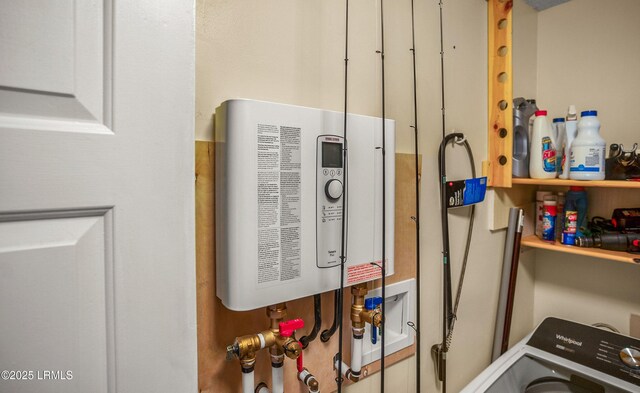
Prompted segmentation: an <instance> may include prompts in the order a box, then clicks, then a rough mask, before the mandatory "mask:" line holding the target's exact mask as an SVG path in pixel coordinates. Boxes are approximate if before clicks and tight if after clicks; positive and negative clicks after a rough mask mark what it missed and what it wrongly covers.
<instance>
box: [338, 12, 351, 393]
mask: <svg viewBox="0 0 640 393" xmlns="http://www.w3.org/2000/svg"><path fill="white" fill-rule="evenodd" d="M348 65H349V0H345V33H344V125H343V127H344V133H343V141H344V144H343V147H342V162H343V163H344V170H343V174H344V177H343V191H342V195H343V203H342V228H341V229H342V233H341V235H340V291H339V292H338V293H337V295H338V300H337V302H336V307H338V313H337V319H338V324H339V325H338V326H339V327H338V329H339V331H338V353H337V354H336V359H337V361H338V375H337V376H336V383H337V385H338V393H342V381H343V378H342V340H343V337H344V331H343V326H342V308H343V304H344V302H343V299H344V265H345V263H346V260H347V255H346V237H347V236H346V235H347V205H348V201H349V199H348V195H347V189H348V187H347V185H348V182H347V175H348V166H347V101H348V99H347V98H348V94H347V93H348V81H349V74H348V72H349V66H348Z"/></svg>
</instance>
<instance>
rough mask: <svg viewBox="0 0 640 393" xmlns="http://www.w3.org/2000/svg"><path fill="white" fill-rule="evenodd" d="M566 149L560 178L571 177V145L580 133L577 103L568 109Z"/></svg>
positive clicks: (565, 125)
mask: <svg viewBox="0 0 640 393" xmlns="http://www.w3.org/2000/svg"><path fill="white" fill-rule="evenodd" d="M564 130H565V131H564V149H563V150H562V159H561V160H562V161H561V163H560V165H561V169H560V176H559V177H560V178H561V179H568V178H569V159H570V157H571V145H572V144H573V140H574V139H575V138H576V134H577V133H578V113H577V112H576V106H575V105H569V110H568V111H567V121H566V122H565V123H564Z"/></svg>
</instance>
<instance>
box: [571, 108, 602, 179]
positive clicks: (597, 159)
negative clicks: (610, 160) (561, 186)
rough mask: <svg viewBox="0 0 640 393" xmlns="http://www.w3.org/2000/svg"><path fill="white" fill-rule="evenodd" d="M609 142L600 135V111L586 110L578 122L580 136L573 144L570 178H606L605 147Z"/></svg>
mask: <svg viewBox="0 0 640 393" xmlns="http://www.w3.org/2000/svg"><path fill="white" fill-rule="evenodd" d="M606 147H607V143H606V142H605V140H604V139H603V138H602V137H601V136H600V121H598V112H597V111H594V110H590V111H584V112H582V113H581V114H580V121H579V122H578V136H577V137H576V139H574V140H573V143H572V144H571V165H570V167H569V178H570V179H572V180H604V178H605V170H604V169H605V159H606V157H605V149H606Z"/></svg>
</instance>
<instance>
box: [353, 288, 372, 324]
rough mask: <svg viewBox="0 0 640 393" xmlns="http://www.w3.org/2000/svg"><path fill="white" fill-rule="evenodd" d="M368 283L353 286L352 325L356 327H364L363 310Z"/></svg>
mask: <svg viewBox="0 0 640 393" xmlns="http://www.w3.org/2000/svg"><path fill="white" fill-rule="evenodd" d="M367 292H369V291H368V290H367V287H366V284H364V285H363V284H359V285H354V286H352V287H351V296H352V298H353V300H352V303H351V325H352V326H353V327H354V328H364V325H365V321H364V320H363V319H362V316H361V315H362V310H364V297H365V296H366V295H367Z"/></svg>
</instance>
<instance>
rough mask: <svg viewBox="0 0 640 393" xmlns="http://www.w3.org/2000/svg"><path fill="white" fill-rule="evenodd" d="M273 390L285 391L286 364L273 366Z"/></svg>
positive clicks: (275, 391)
mask: <svg viewBox="0 0 640 393" xmlns="http://www.w3.org/2000/svg"><path fill="white" fill-rule="evenodd" d="M271 379H272V382H271V392H272V393H284V365H282V366H281V367H271Z"/></svg>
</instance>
